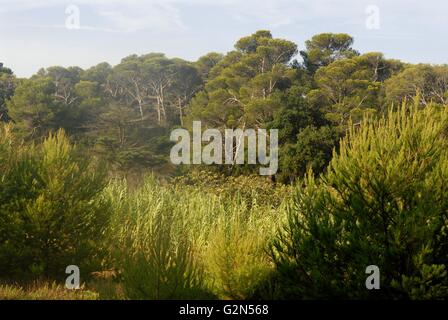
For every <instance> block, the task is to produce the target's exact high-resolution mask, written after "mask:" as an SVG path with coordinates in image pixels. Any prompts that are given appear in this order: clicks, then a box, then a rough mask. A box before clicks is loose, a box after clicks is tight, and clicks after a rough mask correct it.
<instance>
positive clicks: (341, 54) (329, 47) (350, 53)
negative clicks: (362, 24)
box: [300, 33, 358, 73]
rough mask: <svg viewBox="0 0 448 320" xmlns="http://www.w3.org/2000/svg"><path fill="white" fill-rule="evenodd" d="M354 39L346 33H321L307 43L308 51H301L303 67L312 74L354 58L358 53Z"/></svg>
mask: <svg viewBox="0 0 448 320" xmlns="http://www.w3.org/2000/svg"><path fill="white" fill-rule="evenodd" d="M353 42H354V39H353V38H352V37H351V36H349V35H348V34H344V33H337V34H335V33H321V34H318V35H315V36H314V37H313V38H312V39H311V40H308V41H306V42H305V46H306V50H305V51H301V52H300V55H301V56H302V59H303V65H304V67H305V69H306V70H308V72H310V73H314V72H316V70H317V69H319V68H321V67H325V66H328V65H329V64H331V63H332V62H335V61H336V60H339V59H344V58H352V57H354V56H356V55H358V52H357V51H356V50H354V49H353V48H352V45H353Z"/></svg>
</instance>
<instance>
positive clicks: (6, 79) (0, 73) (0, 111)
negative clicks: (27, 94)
mask: <svg viewBox="0 0 448 320" xmlns="http://www.w3.org/2000/svg"><path fill="white" fill-rule="evenodd" d="M15 86H16V79H15V77H14V75H13V73H12V71H11V69H8V68H6V67H4V66H3V63H1V62H0V122H7V121H9V120H10V119H9V116H8V109H7V107H6V102H7V101H8V100H9V99H11V97H12V96H13V95H14V90H15Z"/></svg>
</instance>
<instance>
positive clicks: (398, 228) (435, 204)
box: [272, 106, 448, 299]
mask: <svg viewBox="0 0 448 320" xmlns="http://www.w3.org/2000/svg"><path fill="white" fill-rule="evenodd" d="M447 125H448V113H447V111H446V109H437V108H435V107H428V108H426V109H423V110H418V107H410V108H407V107H406V106H403V108H402V109H401V110H398V111H395V112H392V111H391V112H390V113H389V115H387V116H386V117H384V118H382V119H381V120H379V121H377V122H375V121H373V120H371V119H370V120H369V119H368V120H366V121H365V122H364V123H363V124H362V125H361V127H359V128H358V129H355V128H352V129H351V130H350V133H349V135H348V136H347V137H346V138H345V139H344V140H343V142H342V143H341V148H340V152H339V153H338V154H335V156H334V158H333V160H332V161H331V164H330V166H329V168H328V171H327V173H326V174H324V175H323V176H322V177H321V180H320V181H316V180H315V179H314V178H313V177H312V176H309V177H308V178H306V179H305V181H304V184H303V186H301V185H298V186H297V189H296V192H295V196H294V202H293V205H292V206H291V208H290V210H289V214H288V216H289V217H288V223H287V224H286V225H285V227H284V228H283V231H281V233H280V234H279V236H278V238H277V240H276V241H275V242H274V244H273V253H272V254H273V258H274V259H275V261H276V265H277V270H278V279H280V280H279V281H280V283H282V285H283V288H282V292H283V294H284V296H283V297H287V298H356V299H362V298H379V297H381V298H418V299H423V298H424V299H429V298H430V299H438V298H446V297H447V296H448V283H447V279H448V278H447V277H446V265H447V257H448V252H447V249H446V241H447V234H446V229H447V223H448V219H447V211H446V210H447V201H448V194H447V193H446V188H445V187H444V186H445V185H446V179H447V178H448V171H447V166H446V163H447V161H448V158H447V157H448V149H447V144H446V132H447ZM372 264H373V265H377V266H379V268H380V271H381V290H378V291H376V290H373V291H369V290H366V288H365V285H364V282H365V278H366V275H365V268H366V267H367V266H368V265H372Z"/></svg>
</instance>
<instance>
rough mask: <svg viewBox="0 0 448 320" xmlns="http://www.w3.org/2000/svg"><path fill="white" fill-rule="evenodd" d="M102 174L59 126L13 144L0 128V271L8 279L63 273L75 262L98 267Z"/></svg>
mask: <svg viewBox="0 0 448 320" xmlns="http://www.w3.org/2000/svg"><path fill="white" fill-rule="evenodd" d="M104 186H105V182H104V174H103V172H102V171H101V170H99V168H98V167H96V166H94V165H93V163H92V162H91V161H89V160H88V159H87V158H85V157H84V156H83V155H82V154H80V152H78V151H77V149H76V147H74V146H72V145H71V144H70V143H69V141H68V139H67V138H66V137H65V135H64V133H63V132H62V131H60V132H58V133H57V134H54V135H53V134H52V135H50V136H49V137H48V138H47V139H46V140H45V141H44V142H43V143H42V144H40V145H31V146H19V145H17V144H16V143H15V142H14V139H13V136H12V135H11V133H10V127H1V128H0V274H1V276H2V277H8V278H9V279H13V278H19V279H21V280H22V279H30V278H31V279H35V278H39V277H47V278H53V279H60V278H65V277H66V274H65V268H66V267H67V266H68V265H72V264H74V265H77V266H79V267H80V268H81V270H82V272H83V274H84V275H85V274H88V273H89V271H92V270H95V269H96V268H98V264H99V262H100V256H99V253H98V246H99V245H100V244H101V241H102V240H101V239H102V235H103V230H104V228H105V226H106V225H107V221H108V211H109V210H108V206H107V203H106V202H105V201H104V200H103V198H101V191H102V190H103V188H104Z"/></svg>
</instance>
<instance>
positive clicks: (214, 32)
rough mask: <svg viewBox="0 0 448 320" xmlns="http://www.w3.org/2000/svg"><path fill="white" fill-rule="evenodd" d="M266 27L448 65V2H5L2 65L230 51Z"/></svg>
mask: <svg viewBox="0 0 448 320" xmlns="http://www.w3.org/2000/svg"><path fill="white" fill-rule="evenodd" d="M257 30H270V31H271V32H272V34H273V36H274V37H276V38H284V39H288V40H291V41H294V42H295V43H296V44H297V45H298V47H299V50H302V49H304V43H305V41H306V40H308V39H310V38H311V37H312V36H313V35H315V34H318V33H322V32H333V33H340V32H343V33H348V34H350V35H352V36H353V37H354V38H355V44H354V47H355V49H357V50H359V51H361V52H363V53H364V52H371V51H375V52H378V51H379V52H383V53H384V54H385V56H386V57H387V58H394V59H400V60H403V61H406V62H412V63H419V62H422V63H434V64H445V63H448V41H447V34H448V1H447V0H425V1H422V0H275V1H274V0H267V1H263V0H120V1H118V0H68V1H66V0H0V62H3V63H4V65H6V66H7V67H9V68H11V69H13V71H14V73H15V74H16V75H18V76H19V77H29V76H31V75H32V74H34V73H36V72H37V71H38V70H39V69H40V68H42V67H49V66H54V65H61V66H66V67H67V66H75V65H76V66H80V67H82V68H88V67H90V66H93V65H96V64H98V63H100V62H103V61H106V62H109V63H110V64H112V65H114V64H117V63H119V62H120V60H121V59H122V58H124V57H126V56H128V55H131V54H145V53H149V52H163V53H165V54H166V55H167V56H168V57H179V58H183V59H186V60H192V61H194V60H196V59H198V58H199V57H200V56H202V55H204V54H206V53H208V52H212V51H214V52H222V53H226V52H228V51H230V50H232V49H233V46H234V44H235V42H236V41H237V40H238V39H239V38H241V37H243V36H247V35H250V34H252V33H254V32H255V31H257Z"/></svg>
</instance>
